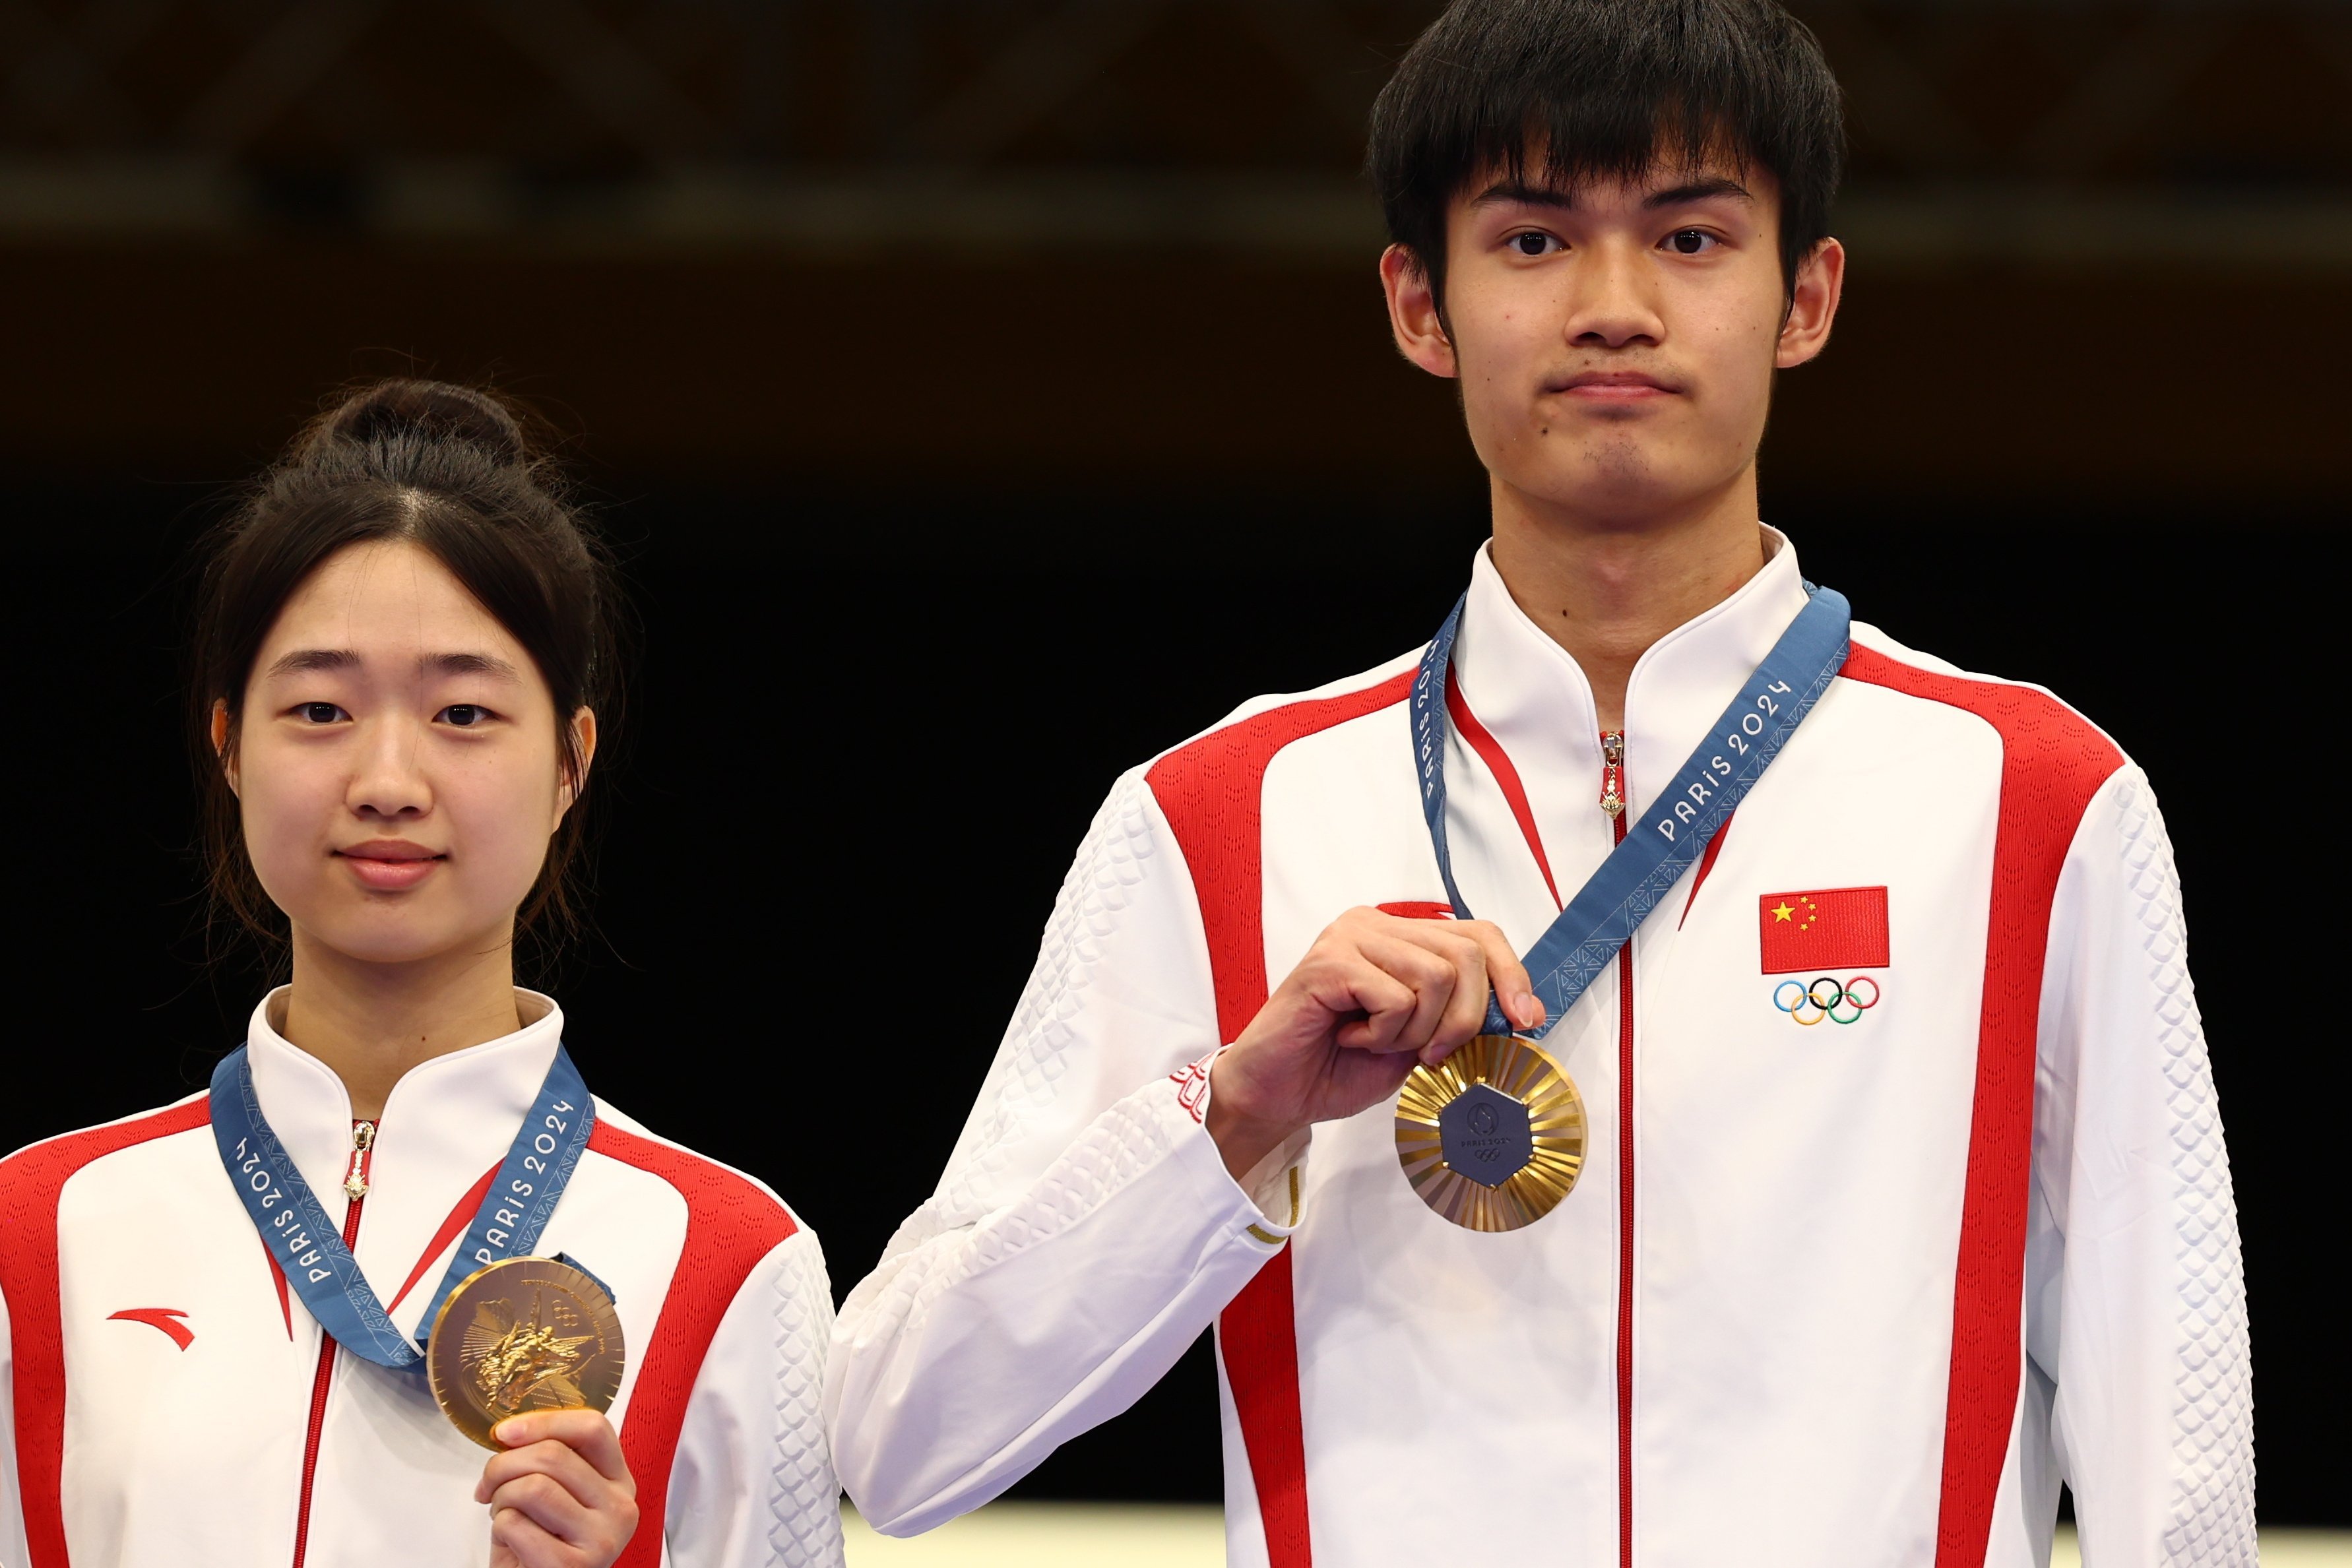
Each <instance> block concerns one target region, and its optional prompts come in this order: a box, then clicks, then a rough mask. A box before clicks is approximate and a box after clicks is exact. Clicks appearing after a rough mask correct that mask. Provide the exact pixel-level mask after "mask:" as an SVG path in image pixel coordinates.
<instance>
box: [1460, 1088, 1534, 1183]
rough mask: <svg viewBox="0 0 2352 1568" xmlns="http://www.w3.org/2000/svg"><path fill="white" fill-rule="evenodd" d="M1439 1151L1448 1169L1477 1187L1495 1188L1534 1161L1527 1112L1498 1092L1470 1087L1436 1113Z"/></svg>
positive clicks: (1532, 1136)
mask: <svg viewBox="0 0 2352 1568" xmlns="http://www.w3.org/2000/svg"><path fill="white" fill-rule="evenodd" d="M1437 1136H1438V1146H1439V1150H1440V1152H1441V1154H1442V1155H1443V1156H1444V1160H1445V1164H1446V1166H1447V1168H1449V1169H1451V1170H1453V1171H1454V1172H1455V1173H1457V1174H1458V1175H1461V1176H1467V1177H1468V1178H1469V1179H1470V1180H1472V1181H1475V1182H1476V1183H1477V1184H1478V1185H1479V1186H1502V1185H1503V1184H1504V1183H1505V1182H1507V1181H1508V1180H1510V1179H1511V1178H1512V1177H1513V1176H1517V1175H1518V1174H1519V1172H1521V1171H1522V1170H1524V1169H1526V1168H1527V1164H1528V1161H1529V1160H1531V1159H1533V1158H1535V1153H1536V1134H1535V1127H1534V1124H1533V1123H1532V1122H1531V1121H1530V1119H1529V1117H1528V1108H1527V1107H1526V1106H1525V1105H1522V1104H1520V1103H1518V1102H1517V1100H1514V1099H1512V1098H1511V1097H1510V1096H1509V1095H1507V1094H1506V1093H1504V1092H1502V1091H1501V1090H1499V1089H1496V1088H1495V1087H1493V1086H1492V1085H1490V1084H1486V1083H1473V1084H1472V1085H1470V1087H1469V1088H1467V1089H1465V1090H1464V1091H1463V1092H1461V1094H1460V1095H1459V1096H1457V1097H1456V1098H1455V1099H1454V1103H1452V1104H1450V1105H1448V1106H1446V1107H1445V1109H1444V1110H1443V1111H1440V1112H1439V1113H1437Z"/></svg>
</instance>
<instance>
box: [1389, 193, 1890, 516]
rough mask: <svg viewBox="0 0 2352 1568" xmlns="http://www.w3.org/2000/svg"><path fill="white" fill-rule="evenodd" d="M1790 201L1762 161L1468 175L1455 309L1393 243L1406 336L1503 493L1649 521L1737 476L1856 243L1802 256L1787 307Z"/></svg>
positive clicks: (1399, 322) (1814, 336) (1452, 256)
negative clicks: (1562, 175) (1543, 175)
mask: <svg viewBox="0 0 2352 1568" xmlns="http://www.w3.org/2000/svg"><path fill="white" fill-rule="evenodd" d="M1779 216H1780V214H1779V193H1778V190H1777V188H1776V187H1775V186H1774V184H1773V183H1772V182H1771V180H1770V178H1769V175H1766V174H1764V173H1762V172H1746V173H1743V172H1740V171H1739V170H1738V169H1737V168H1735V167H1733V166H1731V165H1729V164H1728V163H1721V164H1718V163H1715V162H1705V163H1701V164H1699V165H1698V166H1696V167H1674V168H1669V167H1664V166H1660V167H1657V168H1654V169H1653V171H1652V172H1651V173H1650V174H1649V175H1647V176H1646V177H1644V178H1643V179H1641V180H1639V181H1636V182H1633V183H1626V184H1616V183H1592V184H1585V185H1579V186H1576V187H1574V188H1572V189H1565V190H1552V189H1547V188H1545V187H1543V186H1541V185H1531V184H1525V183H1513V182H1511V181H1509V180H1507V179H1506V178H1503V177H1500V176H1497V177H1495V178H1491V179H1485V180H1477V181H1473V182H1472V183H1470V185H1469V186H1468V187H1466V188H1465V191H1464V192H1463V193H1462V194H1461V195H1459V196H1458V197H1456V198H1455V201H1454V206H1453V209H1452V212H1451V214H1450V217H1449V219H1448V223H1447V227H1446V234H1447V248H1446V267H1445V285H1444V287H1445V309H1444V319H1443V320H1442V321H1441V320H1440V319H1439V318H1438V315H1437V311H1436V308H1435V305H1434V302H1433V300H1432V299H1431V298H1430V296H1429V290H1428V284H1427V280H1426V278H1423V277H1420V276H1419V273H1418V270H1417V269H1416V268H1414V267H1412V263H1411V258H1410V257H1409V256H1405V255H1404V253H1402V251H1399V250H1396V249H1394V248H1391V253H1390V255H1389V256H1387V257H1386V258H1384V259H1383V261H1382V264H1381V272H1382V276H1383V278H1384V279H1385V280H1386V281H1387V283H1388V285H1389V294H1390V301H1391V314H1392V317H1393V319H1394V321H1395V325H1396V329H1397V340H1398V346H1399V347H1400V348H1402V350H1404V352H1405V354H1406V356H1407V357H1408V358H1410V359H1412V360H1413V361H1414V362H1415V363H1417V364H1420V365H1421V366H1422V367H1423V369H1424V370H1428V371H1433V373H1436V374H1439V375H1450V376H1454V377H1458V378H1459V380H1460V382H1461V383H1462V404H1463V410H1464V413H1465V416H1466V418H1467V420H1468V423H1469V427H1470V439H1471V442H1472V444H1474V445H1475V447H1476V448H1477V452H1478V457H1479V461H1480V462H1481V463H1483V464H1484V465H1486V470H1487V472H1488V473H1489V474H1490V475H1491V476H1493V479H1494V482H1495V485H1496V487H1497V489H1498V491H1512V492H1517V497H1518V498H1519V499H1520V500H1522V501H1523V502H1525V503H1528V504H1532V505H1534V506H1536V507H1539V508H1541V507H1563V508H1567V509H1570V510H1571V511H1573V512H1575V513H1577V514H1578V515H1580V516H1583V517H1588V518H1591V519H1592V520H1597V521H1603V522H1608V521H1615V522H1620V523H1622V524H1623V525H1624V526H1628V527H1638V526H1640V525H1641V524H1642V523H1643V521H1645V520H1647V519H1650V518H1653V517H1658V516H1660V515H1662V514H1664V513H1669V512H1673V511H1675V510H1676V509H1678V508H1681V507H1687V506H1689V505H1692V504H1699V503H1703V502H1704V501H1705V500H1706V498H1708V497H1714V496H1717V495H1720V494H1721V493H1722V492H1723V491H1724V490H1725V488H1726V487H1727V486H1730V485H1733V484H1735V483H1737V482H1738V481H1739V480H1740V479H1741V477H1742V476H1744V475H1745V474H1746V472H1747V471H1748V467H1749V465H1751V464H1752V463H1753V461H1754V459H1755V455H1756V448H1757V444H1758V443H1759V441H1760V440H1761V439H1762V437H1763V434H1764V416H1765V413H1766V410H1767V408H1768V407H1769V403H1770V400H1771V389H1772V372H1773V371H1774V370H1775V369H1776V368H1780V367H1786V366H1789V365H1793V364H1799V363H1801V362H1803V361H1805V360H1808V359H1811V357H1812V356H1813V355H1814V354H1816V353H1818V352H1819V351H1820V350H1821V347H1822V343H1823V342H1824V341H1826V340H1827V337H1828V328H1829V318H1830V316H1831V315H1832V313H1833V312H1834V310H1835V307H1836V292H1837V284H1838V281H1839V280H1840V277H1841V276H1842V271H1843V267H1842V264H1843V255H1842V254H1839V253H1836V242H1835V241H1830V242H1827V243H1826V244H1825V245H1824V246H1823V247H1822V250H1820V251H1816V252H1815V253H1814V255H1813V256H1811V257H1810V258H1808V261H1807V263H1806V265H1805V267H1803V268H1802V269H1801V274H1800V277H1799V282H1798V288H1797V290H1796V294H1797V298H1796V301H1795V304H1794V307H1793V308H1791V307H1790V301H1789V298H1788V295H1787V293H1786V292H1785V291H1784V287H1783V279H1782V277H1781V272H1780V253H1779V231H1780V225H1779ZM1784 311H1786V319H1785V321H1784ZM1499 498H1500V497H1498V499H1499Z"/></svg>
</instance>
